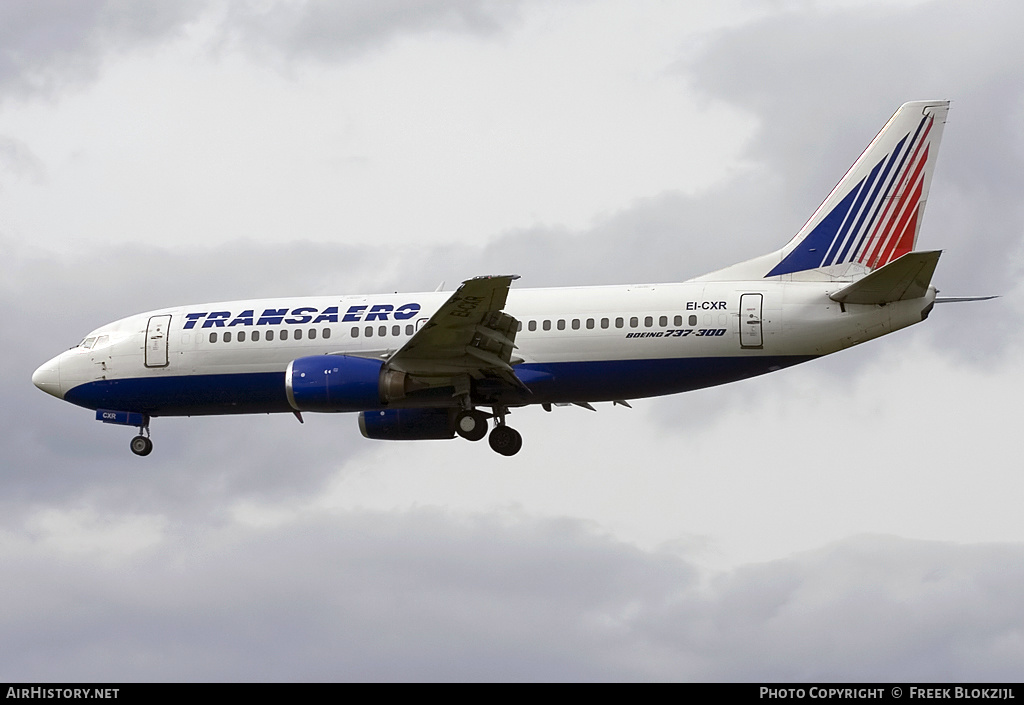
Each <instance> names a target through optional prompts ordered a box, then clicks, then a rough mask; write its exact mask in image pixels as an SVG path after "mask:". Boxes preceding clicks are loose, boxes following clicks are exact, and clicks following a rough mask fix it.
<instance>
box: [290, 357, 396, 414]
mask: <svg viewBox="0 0 1024 705" xmlns="http://www.w3.org/2000/svg"><path fill="white" fill-rule="evenodd" d="M407 381H408V378H407V377H406V375H405V373H404V372H399V371H397V370H387V369H384V363H383V362H382V361H380V360H371V359H367V358H363V357H351V356H349V355H314V356H311V357H300V358H298V359H297V360H292V361H291V362H290V363H288V369H287V370H286V371H285V375H284V386H285V392H286V394H287V395H288V403H289V404H291V406H292V408H293V409H295V410H296V411H362V410H364V409H373V408H377V407H380V406H382V405H384V404H387V403H388V402H391V401H396V400H398V399H402V398H403V397H405V394H406V387H407Z"/></svg>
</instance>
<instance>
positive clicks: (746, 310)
mask: <svg viewBox="0 0 1024 705" xmlns="http://www.w3.org/2000/svg"><path fill="white" fill-rule="evenodd" d="M763 301H764V295H763V294H742V295H741V296H740V347H741V348H761V347H764V339H763V337H762V333H761V305H762V303H763Z"/></svg>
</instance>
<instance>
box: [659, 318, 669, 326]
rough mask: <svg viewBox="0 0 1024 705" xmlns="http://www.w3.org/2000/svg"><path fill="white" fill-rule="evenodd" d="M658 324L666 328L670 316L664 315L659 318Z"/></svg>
mask: <svg viewBox="0 0 1024 705" xmlns="http://www.w3.org/2000/svg"><path fill="white" fill-rule="evenodd" d="M658 325H659V326H661V327H662V328H664V327H665V326H667V325H668V316H662V317H661V318H659V319H658Z"/></svg>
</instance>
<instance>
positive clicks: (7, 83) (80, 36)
mask: <svg viewBox="0 0 1024 705" xmlns="http://www.w3.org/2000/svg"><path fill="white" fill-rule="evenodd" d="M199 8H200V3H199V2H197V1H196V0H185V1H183V2H174V3H144V4H139V3H132V2H119V1H117V0H39V1H36V0H33V1H32V2H17V1H15V2H5V3H3V4H2V5H0V47H3V49H2V50H0V98H3V97H7V96H10V95H31V94H44V95H54V94H55V92H56V91H58V90H60V89H61V88H62V87H63V86H65V85H67V84H69V83H74V82H77V81H83V80H91V79H93V78H95V77H96V75H97V73H98V71H99V69H100V66H101V64H102V61H103V58H104V56H105V55H106V53H107V52H109V51H111V50H115V49H119V50H124V49H128V48H132V47H135V46H138V45H140V44H145V43H148V42H155V41H160V40H163V39H165V38H167V37H169V36H173V35H174V34H175V33H177V32H178V31H180V30H181V28H182V26H183V25H184V24H186V23H187V22H189V21H190V20H192V19H194V18H195V16H196V12H197V10H198V9H199Z"/></svg>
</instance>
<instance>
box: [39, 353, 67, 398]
mask: <svg viewBox="0 0 1024 705" xmlns="http://www.w3.org/2000/svg"><path fill="white" fill-rule="evenodd" d="M32 384H34V385H36V386H37V387H39V388H40V389H42V390H43V391H44V392H46V393H47V394H52V395H53V396H55V397H57V398H58V399H63V398H64V393H63V392H62V391H61V388H60V355H58V356H57V357H55V358H53V359H52V360H50V361H49V362H46V363H43V364H42V365H40V366H39V369H37V370H36V371H35V372H33V373H32Z"/></svg>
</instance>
